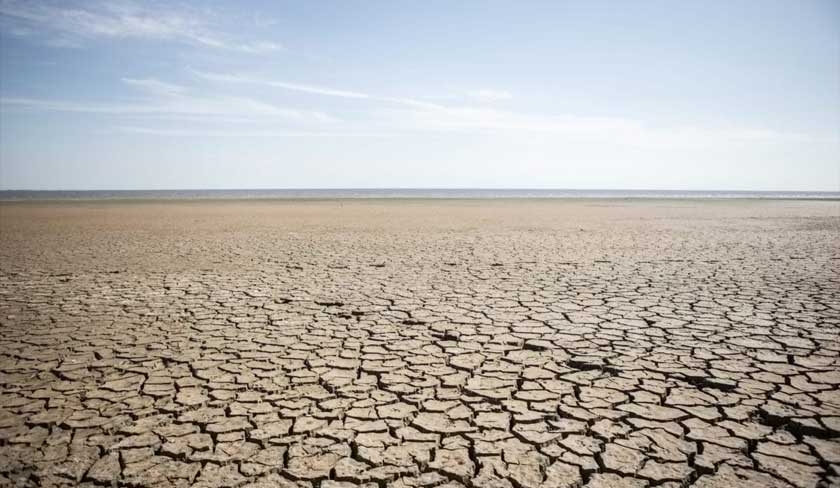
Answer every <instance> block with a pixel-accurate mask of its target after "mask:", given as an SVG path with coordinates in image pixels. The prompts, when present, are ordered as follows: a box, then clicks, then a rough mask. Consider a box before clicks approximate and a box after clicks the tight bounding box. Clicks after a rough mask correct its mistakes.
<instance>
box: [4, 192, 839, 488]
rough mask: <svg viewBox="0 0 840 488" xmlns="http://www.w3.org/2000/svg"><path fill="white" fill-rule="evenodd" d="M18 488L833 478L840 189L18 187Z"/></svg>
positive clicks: (11, 405) (768, 483) (13, 354)
mask: <svg viewBox="0 0 840 488" xmlns="http://www.w3.org/2000/svg"><path fill="white" fill-rule="evenodd" d="M0 331H2V334H1V335H0V485H6V484H19V485H24V486H26V485H43V486H52V485H77V484H80V483H81V484H90V485H112V484H113V483H116V484H118V485H129V486H169V485H173V486H186V485H190V484H195V485H197V486H243V485H247V486H266V487H268V486H320V487H321V488H332V487H343V486H355V485H366V486H371V487H374V486H377V485H379V486H383V485H391V486H412V487H431V486H447V487H455V486H474V487H490V486H492V487H517V488H519V487H537V486H546V487H557V486H579V485H586V486H592V487H596V486H597V487H620V486H628V487H636V486H638V487H642V486H663V487H671V486H673V487H676V486H684V485H693V486H702V487H711V486H720V487H723V486H737V487H762V488H763V487H774V486H791V485H792V486H801V487H811V486H836V485H838V484H840V391H838V387H840V359H838V354H840V337H838V332H840V203H838V202H796V201H620V200H589V201H587V200H566V201H562V200H561V201H551V200H547V201H502V200H494V201H426V202H423V201H343V202H341V201H312V202H282V201H274V202H271V201H237V202H211V201H200V202H168V203H167V202H157V203H154V202H146V203H138V202H133V203H132V202H111V203H102V202H100V203H53V204H46V203H15V204H12V203H3V204H0Z"/></svg>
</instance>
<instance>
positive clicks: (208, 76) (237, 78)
mask: <svg viewBox="0 0 840 488" xmlns="http://www.w3.org/2000/svg"><path fill="white" fill-rule="evenodd" d="M190 71H191V72H192V73H193V74H195V75H196V76H198V77H199V78H203V79H205V80H210V81H219V82H224V83H240V84H253V85H261V86H266V87H271V88H280V89H282V90H290V91H296V92H301V93H309V94H313V95H323V96H328V97H339V98H354V99H361V100H372V101H378V102H386V103H392V104H398V105H408V106H412V107H418V108H427V109H442V108H445V107H444V106H442V105H438V104H435V103H430V102H426V101H423V100H419V99H416V98H407V97H388V96H378V95H372V94H369V93H364V92H360V91H353V90H343V89H335V88H327V87H323V86H318V85H311V84H304V83H293V82H288V81H278V80H270V79H265V78H260V77H255V76H250V75H244V74H236V73H235V74H229V73H208V72H204V71H199V70H194V69H193V70H190Z"/></svg>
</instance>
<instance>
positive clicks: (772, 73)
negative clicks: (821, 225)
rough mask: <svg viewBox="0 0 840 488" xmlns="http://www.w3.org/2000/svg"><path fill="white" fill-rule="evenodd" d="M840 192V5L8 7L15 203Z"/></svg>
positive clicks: (3, 114)
mask: <svg viewBox="0 0 840 488" xmlns="http://www.w3.org/2000/svg"><path fill="white" fill-rule="evenodd" d="M307 187H308V188H312V187H317V188H329V187H491V188H492V187H508V188H510V187H514V188H619V189H622V188H638V189H743V190H828V191H840V2H835V1H824V2H820V1H802V2H791V1H772V0H762V1H710V2H683V1H671V2H658V1H644V2H633V3H632V4H631V3H629V2H619V1H614V2H598V1H594V2H560V1H550V2H509V1H505V2H501V1H500V2H493V1H489V2H444V1H440V2H438V1H427V2H409V1H405V2H374V1H365V2H349V1H335V2H294V3H293V2H274V1H265V2H245V1H243V2H183V3H178V2H163V1H162V2H129V1H116V2H98V1H96V0H91V1H84V2H78V3H77V2H73V1H55V2H47V1H44V2H23V1H17V0H0V188H5V189H148V188H163V189H165V188H307Z"/></svg>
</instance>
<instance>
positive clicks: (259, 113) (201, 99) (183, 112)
mask: <svg viewBox="0 0 840 488" xmlns="http://www.w3.org/2000/svg"><path fill="white" fill-rule="evenodd" d="M122 81H123V83H125V84H126V85H128V86H130V87H132V88H135V89H138V90H140V91H141V92H142V93H143V94H144V95H145V98H144V99H143V100H140V101H121V102H79V101H67V100H50V99H39V98H26V97H2V98H0V107H2V108H3V109H4V110H5V109H8V108H17V109H22V110H37V111H53V112H78V113H90V114H106V115H123V116H157V117H183V116H207V117H234V118H242V119H245V120H248V119H254V118H262V119H265V118H274V119H276V118H282V119H286V120H289V121H297V122H307V123H313V122H316V123H320V122H335V121H336V119H335V118H334V117H332V116H330V115H328V114H326V113H324V112H321V111H317V110H298V109H291V108H286V107H278V106H276V105H273V104H270V103H266V102H264V101H261V100H256V99H253V98H250V97H244V96H227V95H225V96H221V95H213V96H210V95H198V94H194V93H193V92H192V91H191V90H189V89H188V88H186V87H183V86H180V85H175V84H172V83H166V82H162V81H160V80H157V79H153V78H148V79H133V78H124V79H123V80H122Z"/></svg>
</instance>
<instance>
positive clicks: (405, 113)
mask: <svg viewBox="0 0 840 488" xmlns="http://www.w3.org/2000/svg"><path fill="white" fill-rule="evenodd" d="M191 71H192V73H193V74H195V75H196V76H199V77H200V78H203V79H206V80H210V81H216V82H224V83H238V84H254V85H261V86H265V87H273V88H279V89H282V90H290V91H296V92H303V93H308V94H314V95H321V96H326V97H340V98H346V99H356V100H360V101H369V102H377V103H379V104H380V106H379V107H372V108H370V109H369V111H368V119H367V120H366V121H365V123H367V124H371V125H372V126H373V128H374V130H376V129H379V130H390V131H395V132H403V133H404V132H416V131H425V132H460V133H476V132H494V133H511V134H523V133H524V134H553V135H556V136H559V137H564V138H571V139H575V140H583V141H592V142H594V143H605V142H606V143H614V144H621V145H628V146H636V147H659V148H661V147H696V146H703V145H709V144H731V143H773V142H791V141H799V142H805V141H815V140H818V139H819V138H816V137H813V136H811V135H807V134H796V133H788V132H779V131H773V130H767V129H755V128H739V127H735V128H725V129H720V128H704V127H656V126H652V125H650V124H647V123H645V122H643V121H640V120H635V119H630V118H624V117H591V116H581V115H568V114H567V115H544V114H533V113H521V112H517V111H513V110H501V109H497V108H490V107H487V106H486V104H484V103H481V104H479V105H478V106H470V105H454V104H446V105H444V104H441V103H430V102H427V101H423V100H420V99H417V98H413V97H393V96H383V95H376V94H372V93H367V92H362V91H355V90H344V89H340V88H333V87H330V88H327V87H323V86H317V85H310V84H302V83H292V82H287V81H279V80H271V79H265V78H260V77H255V76H251V75H245V74H223V73H207V72H202V71H197V70H191ZM468 95H470V98H471V99H473V100H475V101H477V102H487V101H499V100H508V99H511V98H512V95H511V94H510V93H508V92H505V91H496V90H488V89H482V90H476V91H473V92H469V93H468ZM382 104H385V105H392V106H391V107H387V106H385V107H382V106H381V105H382Z"/></svg>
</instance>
